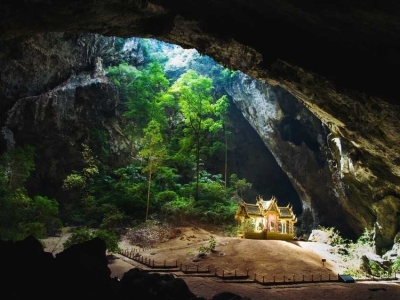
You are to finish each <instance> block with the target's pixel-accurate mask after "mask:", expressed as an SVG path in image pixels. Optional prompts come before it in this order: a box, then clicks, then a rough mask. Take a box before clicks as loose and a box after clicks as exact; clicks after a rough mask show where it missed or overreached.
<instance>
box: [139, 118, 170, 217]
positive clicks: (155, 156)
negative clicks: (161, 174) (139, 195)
mask: <svg viewBox="0 0 400 300" xmlns="http://www.w3.org/2000/svg"><path fill="white" fill-rule="evenodd" d="M142 144H143V148H142V150H141V151H140V152H139V154H140V156H142V157H143V158H144V159H145V160H146V161H147V164H146V166H145V167H144V168H143V172H147V182H148V186H147V205H146V221H147V218H148V214H149V206H150V187H151V180H152V175H153V173H154V172H155V171H157V168H158V167H160V166H161V165H162V163H163V161H164V160H165V159H166V156H167V149H166V147H165V143H164V140H163V138H162V135H161V132H160V124H159V123H157V121H155V120H151V121H150V123H149V125H148V126H147V127H146V128H145V129H144V137H143V140H142Z"/></svg>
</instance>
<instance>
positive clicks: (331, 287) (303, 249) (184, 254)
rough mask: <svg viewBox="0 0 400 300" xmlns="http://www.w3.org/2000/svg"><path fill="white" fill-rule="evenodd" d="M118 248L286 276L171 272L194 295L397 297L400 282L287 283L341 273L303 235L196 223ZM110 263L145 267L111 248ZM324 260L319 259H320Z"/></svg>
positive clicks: (119, 271)
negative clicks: (288, 237)
mask: <svg viewBox="0 0 400 300" xmlns="http://www.w3.org/2000/svg"><path fill="white" fill-rule="evenodd" d="M211 235H212V236H214V237H215V239H216V242H217V244H216V248H215V251H214V252H212V253H210V254H208V255H207V256H206V257H205V258H202V259H200V260H199V259H198V255H197V254H198V250H197V249H198V247H199V246H200V245H204V246H208V245H209V242H208V241H209V239H210V236H211ZM65 239H66V237H63V238H62V239H60V238H52V239H47V240H46V241H44V242H45V246H46V247H45V251H49V252H53V253H57V252H59V251H62V243H63V242H64V240H65ZM120 247H121V249H122V250H129V251H133V252H134V253H139V254H140V255H141V256H143V259H145V258H146V259H147V260H150V261H151V262H153V261H154V264H155V265H163V264H164V262H165V263H166V265H175V264H177V265H178V266H182V268H183V269H185V268H188V270H195V269H196V268H197V267H198V268H199V270H206V269H207V268H209V269H210V271H211V272H215V269H217V273H218V274H219V275H221V274H222V272H224V274H225V276H230V275H234V274H235V272H236V274H237V275H245V274H247V270H248V274H249V276H250V280H249V281H251V279H253V278H254V276H256V278H257V279H258V280H261V278H262V277H263V276H264V278H265V281H271V282H272V280H273V275H275V280H276V282H282V281H283V276H285V280H286V282H288V284H280V285H261V284H257V283H252V282H247V283H232V282H227V280H225V281H224V280H222V279H219V278H216V277H197V276H190V275H185V274H184V273H182V272H174V274H175V276H177V277H182V278H183V279H184V280H185V282H186V283H187V284H188V286H189V289H190V290H191V291H192V292H193V293H194V294H196V295H197V296H202V297H205V298H206V299H211V298H212V296H213V295H215V294H217V293H219V292H222V291H230V292H233V293H237V294H239V295H241V296H247V297H249V298H251V299H252V300H262V299H277V300H280V299H298V300H301V299H341V300H344V299H355V300H358V299H385V300H389V299H396V300H398V299H400V282H399V281H390V282H377V281H361V280H357V281H356V283H339V282H334V281H332V282H326V283H318V282H315V283H298V284H290V282H291V281H292V280H293V276H294V278H295V281H299V280H301V279H302V277H303V275H304V277H305V280H306V281H307V280H310V279H311V276H312V278H313V280H314V281H318V280H319V279H320V278H322V279H323V280H326V279H328V278H329V276H330V278H331V279H332V280H334V279H336V278H337V275H338V274H342V272H343V270H344V266H343V265H342V263H341V261H340V259H339V258H338V257H336V256H335V255H333V254H331V253H330V252H329V248H330V246H329V245H326V244H321V243H315V242H306V241H288V242H287V241H272V240H268V241H266V240H247V239H241V238H236V237H225V236H222V235H219V234H218V233H216V232H213V231H207V230H204V229H201V228H198V227H190V226H189V227H181V228H180V234H179V235H178V236H177V237H175V238H174V239H171V240H169V241H167V242H164V243H160V244H158V245H155V246H153V247H152V248H147V249H146V248H145V249H139V248H138V247H137V246H135V245H132V244H130V243H129V242H128V241H127V240H122V241H121V243H120ZM113 256H114V258H115V259H113V260H110V263H109V268H110V270H111V276H112V277H119V278H122V276H123V274H124V273H125V272H127V271H128V270H130V269H131V268H135V267H138V268H141V269H145V268H146V267H145V266H144V265H142V264H141V263H139V262H136V261H134V260H131V259H129V258H127V257H125V256H123V255H120V254H114V255H113ZM323 258H324V259H325V260H326V262H324V263H322V259H323Z"/></svg>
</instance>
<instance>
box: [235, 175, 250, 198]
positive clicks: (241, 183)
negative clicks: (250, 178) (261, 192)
mask: <svg viewBox="0 0 400 300" xmlns="http://www.w3.org/2000/svg"><path fill="white" fill-rule="evenodd" d="M230 184H231V186H232V187H233V188H234V191H235V193H236V195H237V196H239V197H240V198H242V199H243V192H245V191H246V190H249V189H251V188H252V186H253V184H252V183H250V182H247V180H246V178H242V179H239V178H238V177H237V175H236V174H232V175H231V177H230Z"/></svg>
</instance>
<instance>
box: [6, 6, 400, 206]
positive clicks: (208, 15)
mask: <svg viewBox="0 0 400 300" xmlns="http://www.w3.org/2000/svg"><path fill="white" fill-rule="evenodd" d="M399 12H400V4H399V3H398V2H396V1H384V2H383V1H382V2H379V1H372V0H353V1H346V0H340V1H318V2H317V1H311V0H303V1H292V0H271V1H260V0H214V1H213V0H209V1H207V0H205V1H193V0H175V1H168V0H154V1H144V0H129V1H127V0H108V1H107V0H105V1H95V0H89V1H84V2H82V1H74V0H68V1H66V0H60V1H49V0H24V1H23V0H12V1H10V0H6V1H1V3H0V43H1V45H3V46H4V45H7V43H9V42H11V41H12V40H15V39H18V38H20V37H22V36H26V35H31V34H35V33H41V32H69V33H99V34H102V35H105V36H119V37H147V38H149V37H150V38H155V39H158V40H162V41H165V42H168V43H173V44H178V45H181V46H182V47H184V48H196V49H197V50H198V51H199V52H200V53H202V54H206V55H208V56H210V57H212V58H213V59H215V60H216V61H217V62H219V63H220V64H222V65H223V66H225V67H228V68H231V69H234V70H241V71H242V72H244V73H246V74H248V75H250V76H252V77H253V78H256V79H259V80H262V81H264V82H266V83H268V84H271V85H275V86H281V87H283V88H284V89H286V90H287V91H289V92H290V93H291V94H293V95H294V96H295V97H296V98H297V99H298V100H299V101H300V102H302V103H303V104H304V105H305V106H307V107H308V108H309V109H310V111H311V112H312V113H313V114H314V115H315V116H317V117H318V118H319V119H320V120H321V121H322V122H323V123H324V124H326V125H327V126H328V127H329V129H330V130H331V131H332V133H333V134H335V135H336V136H338V137H340V138H341V139H343V141H345V142H346V143H347V148H348V150H349V152H350V156H351V158H352V160H353V161H352V172H353V177H354V178H353V179H355V180H356V181H357V182H359V183H360V182H361V183H362V184H364V185H365V186H367V187H368V188H367V190H368V192H365V191H364V192H363V193H364V196H366V197H371V198H373V199H372V200H371V201H379V200H380V199H382V198H384V197H385V196H388V195H392V196H393V195H394V196H396V197H398V195H399V194H400V190H399V188H398V186H399V183H400V146H399V145H400V143H399V141H400V122H399V119H398V117H399V113H400V110H399V106H398V100H397V98H398V96H397V85H398V82H397V81H398V80H397V79H398V76H395V75H394V74H396V73H397V72H398V69H399V66H400V55H399V53H400V18H399ZM0 59H1V60H6V59H8V58H7V57H0Z"/></svg>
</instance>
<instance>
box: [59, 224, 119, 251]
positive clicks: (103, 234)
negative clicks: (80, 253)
mask: <svg viewBox="0 0 400 300" xmlns="http://www.w3.org/2000/svg"><path fill="white" fill-rule="evenodd" d="M96 237H98V238H100V239H102V240H103V241H104V242H105V243H106V247H107V249H108V251H110V252H119V251H120V249H119V246H118V242H119V237H118V235H117V234H115V233H113V232H111V231H108V230H103V229H102V230H94V231H91V230H89V229H88V228H86V227H82V228H78V229H76V230H74V231H73V232H72V234H71V236H70V237H69V238H68V239H67V240H66V241H65V242H64V244H63V247H64V249H67V248H69V247H71V246H72V245H75V244H80V243H83V242H86V241H89V240H92V239H94V238H96Z"/></svg>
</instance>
